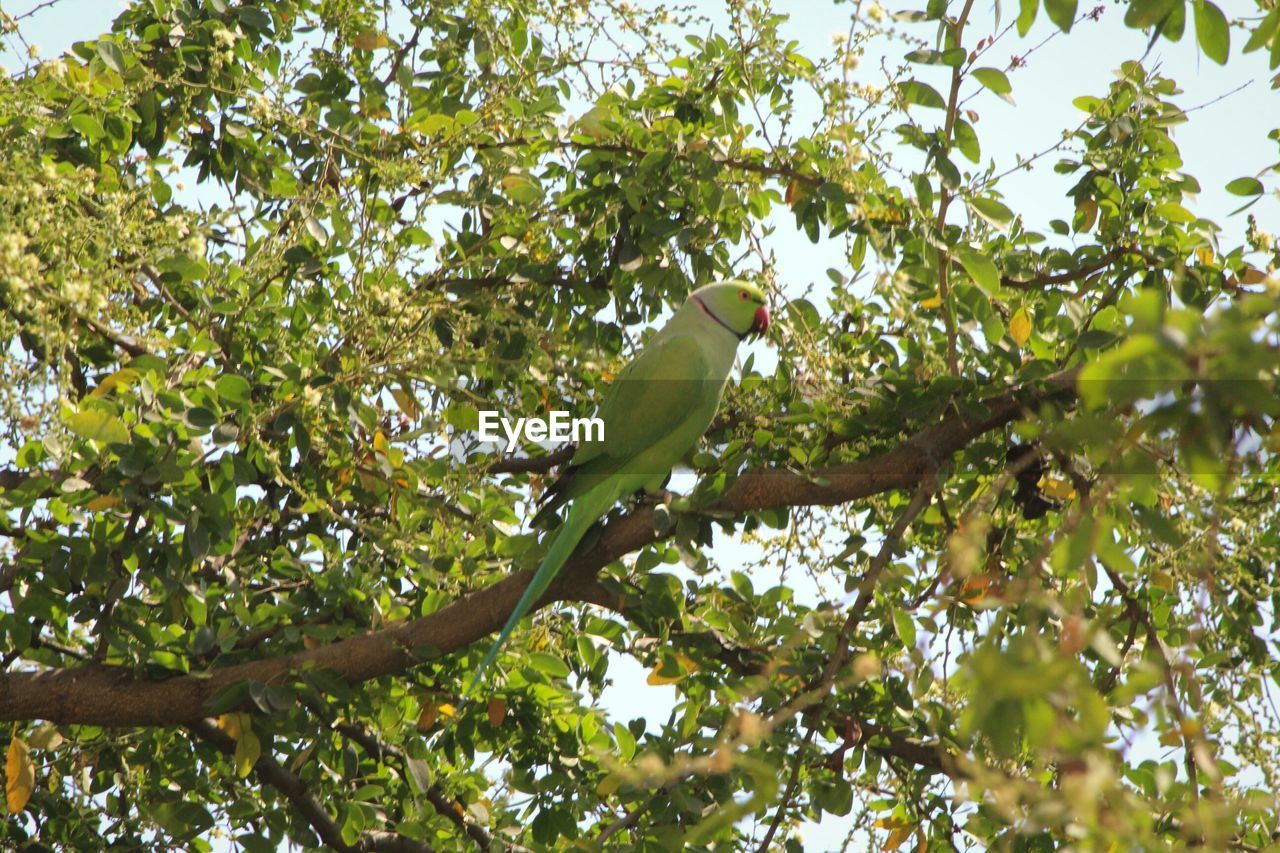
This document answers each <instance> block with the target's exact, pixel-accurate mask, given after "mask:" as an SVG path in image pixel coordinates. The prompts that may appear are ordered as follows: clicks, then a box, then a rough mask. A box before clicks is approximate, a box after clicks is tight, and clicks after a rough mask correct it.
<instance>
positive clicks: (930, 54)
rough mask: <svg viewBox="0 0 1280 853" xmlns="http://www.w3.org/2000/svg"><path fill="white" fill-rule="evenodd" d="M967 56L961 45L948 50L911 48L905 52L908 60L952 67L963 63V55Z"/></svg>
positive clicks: (957, 66)
mask: <svg viewBox="0 0 1280 853" xmlns="http://www.w3.org/2000/svg"><path fill="white" fill-rule="evenodd" d="M966 56H968V54H967V53H965V50H964V48H962V47H953V48H950V49H948V50H913V51H911V52H910V53H908V54H907V56H906V59H907V61H908V62H919V63H921V64H922V65H948V66H950V67H952V68H959V67H960V66H961V65H963V64H964V60H965V57H966Z"/></svg>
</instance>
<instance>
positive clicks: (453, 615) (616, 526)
mask: <svg viewBox="0 0 1280 853" xmlns="http://www.w3.org/2000/svg"><path fill="white" fill-rule="evenodd" d="M1074 385H1075V371H1066V372H1063V373H1059V374H1056V375H1054V376H1053V377H1050V378H1049V379H1048V380H1047V381H1046V383H1045V387H1044V389H1043V390H1034V391H1030V390H1013V391H1009V392H1006V393H1004V394H1000V395H997V396H995V397H993V398H989V399H988V400H986V401H985V409H986V411H985V413H984V414H982V415H981V416H977V417H969V416H966V415H964V414H961V413H960V412H957V411H953V412H952V413H950V414H948V415H947V416H945V417H944V418H942V420H941V421H939V422H938V423H937V424H935V425H934V426H931V427H928V428H927V429H924V430H921V431H920V432H918V433H916V434H915V435H913V436H911V437H910V438H908V439H907V440H905V441H904V442H902V443H901V444H900V445H898V446H897V447H895V448H893V449H892V450H889V451H887V452H885V453H882V454H879V455H877V456H872V457H869V458H867V459H862V460H859V461H857V462H850V463H846V464H842V465H836V466H832V467H829V468H824V469H818V470H813V471H809V472H807V476H806V475H801V474H798V473H795V472H792V471H787V470H783V469H776V468H754V469H750V470H748V471H747V472H746V473H744V474H743V475H742V476H741V477H740V478H739V479H738V480H737V481H736V482H735V483H734V484H733V485H732V486H731V487H730V488H729V490H728V491H727V492H726V493H725V494H724V495H723V496H722V497H721V498H720V499H719V500H718V501H717V502H716V503H715V504H713V505H712V506H711V507H709V510H711V511H715V512H718V513H719V512H727V513H732V514H741V513H745V512H749V511H751V510H758V509H767V508H781V507H788V506H801V505H823V506H832V505H835V504H840V503H846V502H849V501H853V500H858V499H861V498H866V497H870V496H871V495H876V494H880V493H883V492H886V491H890V490H893V489H901V488H911V487H914V486H915V485H916V483H917V482H918V481H919V479H920V477H921V475H922V474H923V473H924V472H925V471H926V470H929V469H930V468H931V467H933V466H934V465H936V464H937V463H939V462H941V461H943V460H944V459H946V458H947V457H949V456H951V455H952V454H954V453H956V452H957V451H958V450H960V449H961V448H963V447H964V446H965V445H967V444H968V443H969V442H971V441H973V440H974V439H975V438H977V437H978V436H980V435H982V434H983V433H986V432H988V431H990V430H992V429H996V428H999V427H1001V426H1003V425H1005V424H1007V423H1009V422H1010V421H1012V420H1014V419H1015V418H1017V417H1018V415H1019V414H1020V413H1021V412H1023V411H1025V410H1026V409H1027V408H1028V407H1031V406H1035V405H1036V404H1038V403H1039V402H1041V401H1043V400H1045V399H1047V398H1048V397H1051V396H1055V395H1062V394H1065V393H1070V392H1071V391H1072V390H1073V389H1074ZM660 538H662V537H660V536H658V535H657V534H656V533H655V531H654V512H653V509H652V508H651V507H647V506H646V507H640V508H638V509H636V510H633V511H632V512H629V513H627V514H626V515H623V516H620V517H618V518H616V519H615V520H613V521H610V522H609V523H607V524H606V525H605V527H604V529H603V531H602V532H601V535H600V536H599V537H598V538H597V539H596V541H595V542H594V544H593V545H592V546H591V547H590V548H588V549H586V550H585V551H579V552H578V553H575V554H574V555H573V557H571V558H570V559H569V561H568V562H567V563H566V564H565V568H564V569H563V570H562V571H561V575H560V578H559V579H558V580H557V581H556V583H555V584H554V585H553V586H552V588H551V589H550V591H549V592H548V593H547V595H546V596H544V597H543V599H542V600H541V601H540V602H539V603H538V605H537V607H544V606H546V605H547V604H548V603H549V602H552V601H557V600H564V601H580V600H590V598H591V597H592V595H593V594H594V593H593V592H592V590H593V589H594V588H595V586H596V585H595V584H594V583H593V581H594V579H595V576H596V574H597V573H598V572H599V571H600V570H601V569H602V568H604V567H605V566H606V565H608V564H609V563H611V562H613V561H614V560H617V559H620V558H621V557H623V556H624V555H626V554H629V553H631V552H633V551H636V550H638V549H640V548H642V547H644V546H645V545H648V544H650V543H653V542H656V541H658V540H659V539H660ZM530 578H531V573H528V572H522V573H519V574H515V575H512V576H511V577H508V578H505V579H503V580H501V581H499V582H498V583H495V584H493V585H492V586H488V587H485V588H484V589H481V590H478V591H476V592H474V593H472V594H470V595H467V596H465V597H463V598H461V599H459V600H457V601H455V602H453V603H452V604H450V605H448V606H446V607H444V608H443V609H441V610H438V611H436V612H435V613H432V614H429V615H427V616H423V617H421V618H418V619H414V620H411V621H408V622H402V623H399V624H395V625H391V626H388V627H385V628H381V629H378V630H375V631H370V632H368V633H365V634H361V635H359V636H355V637H351V638H348V639H345V640H339V641H336V642H333V643H330V644H328V645H325V646H321V647H318V648H315V649H309V650H304V651H299V652H295V653H293V654H289V655H281V656H278V657H272V658H264V659H261V660H255V661H249V662H247V663H240V664H234V665H231V666H226V667H221V668H217V669H214V670H212V671H211V672H208V673H201V674H199V675H185V676H176V677H172V678H167V679H163V680H152V679H148V678H146V677H145V676H144V675H142V674H140V673H138V672H135V671H133V670H130V669H127V668H124V667H119V666H108V665H101V664H91V665H85V666H76V667H68V668H66V669H57V670H48V671H43V672H16V673H8V674H5V675H3V676H0V720H37V719H40V720H49V721H51V722H55V723H60V724H84V725H98V726H148V725H177V724H187V725H191V724H193V723H196V722H197V721H199V720H200V719H202V718H203V717H205V716H207V714H208V710H207V708H208V702H209V700H210V699H211V698H212V697H213V696H214V695H216V694H217V693H218V692H219V691H220V690H222V689H223V688H225V687H227V686H229V685H231V684H234V683H236V682H240V681H256V682H262V683H268V684H269V683H280V682H282V681H287V680H290V679H291V678H293V677H294V676H296V675H297V674H299V673H301V672H302V671H303V669H304V668H307V667H325V668H328V669H329V670H331V671H332V672H333V673H334V674H336V675H337V676H338V677H339V678H342V679H344V680H345V681H347V682H348V683H351V684H356V683H359V682H362V681H367V680H369V679H373V678H378V677H380V676H385V675H396V674H399V673H403V672H405V671H406V670H408V669H409V668H410V667H412V666H413V665H414V664H415V663H416V662H417V657H416V656H415V653H414V650H415V649H420V648H422V647H431V649H432V650H433V651H434V652H435V653H443V654H448V653H450V652H454V651H457V650H458V649H461V648H463V647H464V646H467V645H468V644H470V643H473V642H475V641H476V640H479V639H481V638H483V637H485V636H486V635H488V634H491V633H493V632H494V631H497V630H498V629H500V628H501V627H502V625H503V623H504V622H505V621H506V619H507V616H508V614H509V613H510V612H511V611H512V609H513V608H514V607H515V604H516V601H517V600H518V599H519V597H520V594H521V593H522V592H523V591H524V589H525V587H526V586H527V585H528V583H529V580H530Z"/></svg>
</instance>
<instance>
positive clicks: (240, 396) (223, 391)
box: [213, 373, 251, 403]
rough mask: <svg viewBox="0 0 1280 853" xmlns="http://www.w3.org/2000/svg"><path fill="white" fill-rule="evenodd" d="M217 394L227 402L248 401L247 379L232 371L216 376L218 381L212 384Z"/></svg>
mask: <svg viewBox="0 0 1280 853" xmlns="http://www.w3.org/2000/svg"><path fill="white" fill-rule="evenodd" d="M213 387H214V388H215V389H216V390H217V392H218V396H219V397H221V398H222V399H223V400H225V401H227V402H229V403H247V402H249V393H250V391H251V386H250V385H249V380H247V379H245V378H244V377H243V376H238V375H236V374H234V373H224V374H223V375H221V376H219V377H218V381H217V382H215V383H214V386H213Z"/></svg>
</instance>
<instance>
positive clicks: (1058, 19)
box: [1044, 0, 1076, 33]
mask: <svg viewBox="0 0 1280 853" xmlns="http://www.w3.org/2000/svg"><path fill="white" fill-rule="evenodd" d="M1044 11H1045V12H1046V13H1047V14H1048V15H1049V20H1051V21H1053V23H1054V25H1055V26H1057V28H1058V29H1060V30H1062V31H1063V32H1064V33H1069V32H1071V25H1072V24H1074V23H1075V22H1076V0H1044Z"/></svg>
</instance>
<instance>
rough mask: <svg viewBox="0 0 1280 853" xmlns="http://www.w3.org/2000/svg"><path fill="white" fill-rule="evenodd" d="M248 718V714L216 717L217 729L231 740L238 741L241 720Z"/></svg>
mask: <svg viewBox="0 0 1280 853" xmlns="http://www.w3.org/2000/svg"><path fill="white" fill-rule="evenodd" d="M248 716H249V715H248V714H234V713H233V714H222V715H220V716H219V717H218V728H220V729H222V731H223V733H224V734H225V735H226V736H227V737H229V738H231V739H232V740H239V739H240V724H241V718H242V717H245V718H247V717H248Z"/></svg>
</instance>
